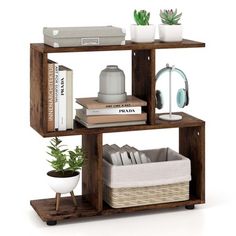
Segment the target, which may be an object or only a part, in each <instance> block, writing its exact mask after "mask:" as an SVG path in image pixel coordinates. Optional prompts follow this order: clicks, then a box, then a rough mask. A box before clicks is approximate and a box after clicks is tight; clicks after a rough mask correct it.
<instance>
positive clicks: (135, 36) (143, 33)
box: [131, 10, 156, 43]
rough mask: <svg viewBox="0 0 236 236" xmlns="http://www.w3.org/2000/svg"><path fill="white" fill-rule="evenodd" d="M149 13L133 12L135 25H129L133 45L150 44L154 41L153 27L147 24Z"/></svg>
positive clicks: (154, 27)
mask: <svg viewBox="0 0 236 236" xmlns="http://www.w3.org/2000/svg"><path fill="white" fill-rule="evenodd" d="M149 19H150V12H147V11H146V10H140V11H137V10H134V20H135V22H136V25H134V24H133V25H131V41H133V42H135V43H151V42H154V40H155V30H156V26H155V25H150V24H149Z"/></svg>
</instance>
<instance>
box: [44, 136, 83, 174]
mask: <svg viewBox="0 0 236 236" xmlns="http://www.w3.org/2000/svg"><path fill="white" fill-rule="evenodd" d="M47 147H48V148H49V150H50V152H47V153H48V154H49V155H50V156H52V157H53V158H54V159H53V160H51V161H49V160H48V162H49V163H51V166H52V168H53V169H54V170H55V171H56V172H62V173H64V172H65V171H72V172H75V171H76V170H79V169H81V167H82V166H83V164H84V152H83V150H82V149H81V148H79V147H78V146H76V147H75V149H74V150H69V149H67V148H64V147H65V145H62V141H61V140H60V139H59V138H57V137H55V138H52V139H51V140H50V146H47Z"/></svg>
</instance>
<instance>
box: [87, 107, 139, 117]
mask: <svg viewBox="0 0 236 236" xmlns="http://www.w3.org/2000/svg"><path fill="white" fill-rule="evenodd" d="M83 113H84V114H85V115H87V116H94V115H96V116H101V115H127V114H141V113H142V108H141V106H140V107H118V108H100V109H86V108H83Z"/></svg>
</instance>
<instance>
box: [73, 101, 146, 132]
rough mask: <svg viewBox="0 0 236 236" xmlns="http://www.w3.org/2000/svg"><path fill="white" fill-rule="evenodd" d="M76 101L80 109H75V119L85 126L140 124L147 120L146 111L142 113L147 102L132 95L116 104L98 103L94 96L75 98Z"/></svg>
mask: <svg viewBox="0 0 236 236" xmlns="http://www.w3.org/2000/svg"><path fill="white" fill-rule="evenodd" d="M76 102H77V103H78V104H80V105H81V106H82V109H77V110H76V116H75V120H77V121H78V122H80V123H81V124H83V125H84V126H86V127H87V128H97V127H112V126H127V125H140V124H145V123H146V120H147V113H142V107H143V106H147V102H146V101H143V100H141V99H139V98H137V97H134V96H127V100H126V102H122V103H116V104H111V103H99V102H98V101H97V98H96V97H92V98H76Z"/></svg>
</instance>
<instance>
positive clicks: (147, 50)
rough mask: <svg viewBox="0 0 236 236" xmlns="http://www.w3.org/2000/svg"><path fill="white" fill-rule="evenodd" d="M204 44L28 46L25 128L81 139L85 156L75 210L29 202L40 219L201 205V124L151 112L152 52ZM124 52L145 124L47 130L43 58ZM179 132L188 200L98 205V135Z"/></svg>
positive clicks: (100, 196) (100, 185) (100, 188)
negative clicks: (188, 161)
mask: <svg viewBox="0 0 236 236" xmlns="http://www.w3.org/2000/svg"><path fill="white" fill-rule="evenodd" d="M204 46H205V44H204V43H201V42H196V41H192V40H187V39H184V40H183V41H182V42H178V43H162V42H160V41H158V40H156V41H155V42H154V43H139V44H136V43H132V42H130V41H126V44H125V45H120V46H119V45H116V46H86V47H69V48H52V47H50V46H47V45H45V44H31V46H30V125H31V127H32V128H33V129H35V130H36V131H37V132H38V133H39V134H40V135H41V136H43V137H55V136H68V135H82V147H83V148H84V150H85V151H86V153H87V160H88V161H87V165H86V166H84V167H83V171H82V196H77V200H78V203H79V204H78V205H79V206H78V207H77V208H76V207H74V206H73V204H71V202H70V200H69V199H68V198H67V197H64V198H62V200H61V209H60V210H59V211H58V212H56V211H55V199H41V200H32V201H31V205H32V207H33V208H34V210H35V211H36V212H37V213H38V215H39V216H40V218H41V219H42V220H43V221H46V222H47V223H48V224H54V223H56V222H57V221H59V220H64V219H71V218H81V217H88V216H89V217H91V216H99V215H112V214H116V213H122V212H134V211H143V210H151V209H159V208H171V207H177V206H185V207H188V208H191V207H193V206H194V205H195V204H201V203H204V202H205V122H204V121H202V120H200V119H198V118H195V117H193V116H191V115H188V114H186V113H180V114H181V115H182V116H183V119H182V120H181V121H174V122H168V121H161V120H159V119H158V114H155V74H156V72H155V56H156V50H157V49H168V48H195V47H204ZM113 50H130V51H131V56H132V95H134V96H137V97H139V98H140V99H143V100H146V101H147V107H145V109H144V111H145V112H147V115H148V118H147V124H146V125H134V126H122V127H107V128H93V129H88V128H86V127H84V126H82V125H80V124H78V123H77V122H76V121H75V126H74V129H72V130H66V131H54V132H48V131H47V117H48V116H47V115H48V114H47V110H48V109H47V100H48V98H47V84H48V83H47V78H48V75H47V71H48V68H47V60H48V54H49V53H64V52H86V51H113ZM167 128H178V129H179V152H180V153H181V154H183V155H185V156H187V157H189V158H190V159H191V174H192V180H191V182H190V199H189V200H188V201H183V202H172V203H164V204H155V205H148V206H139V207H129V208H119V209H114V208H111V207H110V206H108V205H107V204H106V203H105V202H103V183H102V145H103V142H102V140H103V133H112V132H123V131H138V130H140V131H141V130H153V129H167Z"/></svg>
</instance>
